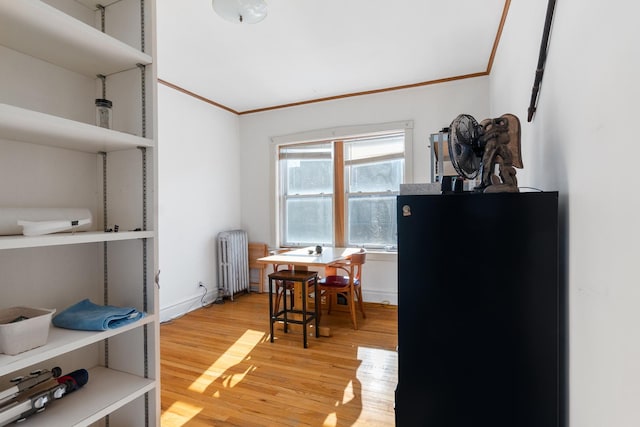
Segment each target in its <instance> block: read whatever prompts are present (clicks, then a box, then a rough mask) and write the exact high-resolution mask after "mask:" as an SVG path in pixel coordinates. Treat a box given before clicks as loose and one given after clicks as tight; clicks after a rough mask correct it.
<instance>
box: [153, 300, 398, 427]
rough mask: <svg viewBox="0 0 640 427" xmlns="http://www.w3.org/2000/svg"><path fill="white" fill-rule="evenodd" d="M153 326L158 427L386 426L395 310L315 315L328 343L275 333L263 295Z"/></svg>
mask: <svg viewBox="0 0 640 427" xmlns="http://www.w3.org/2000/svg"><path fill="white" fill-rule="evenodd" d="M234 299H235V301H233V302H231V301H229V300H225V302H224V304H214V305H211V306H209V307H206V308H201V309H198V310H195V311H192V312H191V313H188V314H186V315H185V316H183V317H181V318H179V319H175V320H172V321H171V322H167V323H164V324H162V325H161V326H160V347H161V351H160V354H161V382H162V383H161V388H162V391H161V396H162V398H161V400H162V402H161V408H162V409H161V410H162V417H161V419H162V426H163V427H179V426H188V427H196V426H242V427H251V426H334V427H345V426H394V425H395V418H394V391H395V387H396V383H397V377H398V363H397V353H396V346H397V343H398V337H397V313H398V312H397V307H396V306H390V305H382V304H366V305H365V310H366V313H367V318H366V319H362V317H361V316H360V315H359V317H358V327H359V329H358V330H357V331H356V330H354V329H353V328H352V326H351V321H350V318H349V314H348V313H346V312H336V313H334V312H332V313H331V315H327V314H326V312H325V313H323V316H322V325H327V326H330V327H331V330H332V336H330V337H320V338H315V336H310V337H309V347H308V348H306V349H305V348H303V346H302V337H301V335H300V333H295V332H290V333H288V334H285V333H284V331H283V330H282V328H276V330H275V333H274V335H275V341H274V342H273V343H271V342H269V320H268V312H269V308H268V294H266V293H263V294H256V293H252V294H248V295H240V296H238V297H236V298H234Z"/></svg>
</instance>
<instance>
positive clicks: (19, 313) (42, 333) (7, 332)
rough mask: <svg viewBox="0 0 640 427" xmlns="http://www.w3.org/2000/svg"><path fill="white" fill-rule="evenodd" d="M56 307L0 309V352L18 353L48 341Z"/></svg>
mask: <svg viewBox="0 0 640 427" xmlns="http://www.w3.org/2000/svg"><path fill="white" fill-rule="evenodd" d="M55 312H56V310H55V309H46V308H29V307H10V308H5V309H1V310H0V353H4V354H10V355H14V354H18V353H22V352H23V351H27V350H30V349H32V348H36V347H40V346H41V345H45V344H46V343H47V339H48V338H49V326H50V325H51V317H52V316H53V313H55Z"/></svg>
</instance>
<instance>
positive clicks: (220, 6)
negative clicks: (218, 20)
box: [211, 0, 267, 24]
mask: <svg viewBox="0 0 640 427" xmlns="http://www.w3.org/2000/svg"><path fill="white" fill-rule="evenodd" d="M211 4H212V6H213V10H215V11H216V13H217V14H218V15H220V16H221V17H222V18H224V19H226V20H227V21H231V22H235V23H238V24H255V23H256V22H260V21H262V20H263V19H264V18H265V17H266V16H267V3H266V2H265V1H264V0H212V2H211Z"/></svg>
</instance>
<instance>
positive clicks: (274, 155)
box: [269, 120, 413, 247]
mask: <svg viewBox="0 0 640 427" xmlns="http://www.w3.org/2000/svg"><path fill="white" fill-rule="evenodd" d="M400 132H403V133H404V177H403V183H411V177H412V176H413V170H412V163H413V160H412V159H413V155H412V154H413V121H412V120H404V121H398V122H388V123H379V124H370V125H356V126H343V127H337V128H328V129H320V130H312V131H305V132H299V133H294V134H288V135H282V136H275V137H272V138H271V159H272V161H271V169H270V170H271V177H270V183H271V185H270V187H271V188H270V196H271V197H270V202H269V203H270V205H271V206H270V211H271V212H272V218H273V220H272V221H271V240H272V241H273V242H275V244H276V246H278V247H282V246H283V243H282V242H281V229H282V226H283V223H282V221H283V218H282V215H281V212H280V200H281V198H282V194H281V189H280V187H279V176H280V171H279V147H280V146H283V145H299V144H303V143H313V142H323V141H333V144H337V143H341V142H339V141H343V140H352V139H358V138H368V137H375V136H380V135H385V134H389V133H400ZM333 152H334V153H343V150H336V149H334V150H333ZM340 169H341V170H340ZM344 173H345V172H344V162H343V167H342V168H334V174H336V176H334V180H335V181H334V189H335V192H338V191H340V192H341V193H344V190H345V188H344ZM336 183H337V185H336ZM336 187H337V188H336ZM335 192H334V194H333V199H334V200H332V202H333V206H334V212H333V218H332V223H333V225H334V227H335V229H334V232H333V236H332V240H333V242H332V244H333V245H334V246H338V247H345V246H347V236H346V234H345V233H346V231H347V230H346V227H347V225H346V224H345V221H346V220H347V217H346V215H347V208H348V206H347V203H348V197H347V195H346V194H345V196H344V203H343V204H342V205H341V206H337V203H336V202H335V197H336V194H335Z"/></svg>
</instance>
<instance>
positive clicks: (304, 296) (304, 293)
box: [301, 280, 309, 348]
mask: <svg viewBox="0 0 640 427" xmlns="http://www.w3.org/2000/svg"><path fill="white" fill-rule="evenodd" d="M307 283H309V282H308V281H306V280H305V281H303V282H302V283H301V285H302V286H301V288H302V295H301V296H302V337H303V339H302V342H303V345H304V348H307V347H309V344H307V297H308V287H307Z"/></svg>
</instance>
